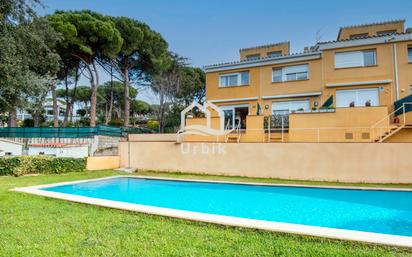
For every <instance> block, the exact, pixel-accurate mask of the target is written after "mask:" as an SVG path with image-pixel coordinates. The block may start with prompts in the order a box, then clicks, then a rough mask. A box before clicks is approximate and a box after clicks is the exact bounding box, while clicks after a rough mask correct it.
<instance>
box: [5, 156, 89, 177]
mask: <svg viewBox="0 0 412 257" xmlns="http://www.w3.org/2000/svg"><path fill="white" fill-rule="evenodd" d="M85 170H86V159H83V158H60V157H58V158H57V157H51V156H19V157H2V158H0V176H1V175H14V176H21V175H26V174H31V173H45V174H53V173H58V174H60V173H67V172H79V171H85Z"/></svg>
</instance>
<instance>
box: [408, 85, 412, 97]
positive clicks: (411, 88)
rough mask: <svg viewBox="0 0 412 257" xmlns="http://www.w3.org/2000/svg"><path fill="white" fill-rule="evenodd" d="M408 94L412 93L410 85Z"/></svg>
mask: <svg viewBox="0 0 412 257" xmlns="http://www.w3.org/2000/svg"><path fill="white" fill-rule="evenodd" d="M409 94H410V95H412V86H409Z"/></svg>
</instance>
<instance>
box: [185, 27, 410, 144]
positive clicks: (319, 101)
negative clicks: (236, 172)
mask: <svg viewBox="0 0 412 257" xmlns="http://www.w3.org/2000/svg"><path fill="white" fill-rule="evenodd" d="M404 24H405V20H395V21H387V22H380V23H373V24H363V25H355V26H348V27H342V28H340V30H339V32H338V37H337V39H336V40H333V41H327V42H318V43H317V44H316V45H314V46H312V47H308V48H305V50H304V51H303V52H302V53H293V54H292V53H290V43H289V42H281V43H275V44H269V45H264V46H256V47H250V48H243V49H240V60H238V61H233V62H229V63H220V64H214V65H208V66H205V67H204V70H205V72H206V100H207V101H210V102H211V103H214V104H215V105H217V106H219V107H220V108H221V109H222V110H223V111H224V116H225V126H226V129H232V130H233V129H236V132H237V133H236V134H237V136H235V137H236V138H235V139H236V140H237V141H238V142H276V141H282V142H285V141H286V142H287V141H290V142H383V141H385V142H389V141H395V142H412V129H411V128H410V126H409V124H412V114H411V112H409V111H410V110H412V97H411V93H412V33H410V32H411V31H410V30H409V29H408V30H405V27H404ZM215 114H216V113H215ZM212 119H213V118H212ZM199 122H200V123H202V122H204V121H202V120H201V119H200V118H197V120H192V121H191V122H190V124H194V123H199ZM212 123H213V121H212ZM214 126H215V127H216V126H218V125H217V122H214ZM186 140H187V141H199V140H200V141H211V140H214V141H216V138H209V139H208V138H200V137H196V136H193V137H189V136H187V137H186ZM219 140H220V141H223V140H224V141H226V142H227V141H230V137H225V138H220V139H219Z"/></svg>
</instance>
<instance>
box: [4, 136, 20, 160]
mask: <svg viewBox="0 0 412 257" xmlns="http://www.w3.org/2000/svg"><path fill="white" fill-rule="evenodd" d="M22 154H23V144H21V143H18V142H14V141H11V140H7V139H3V138H0V156H20V155H22Z"/></svg>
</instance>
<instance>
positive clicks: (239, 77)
mask: <svg viewBox="0 0 412 257" xmlns="http://www.w3.org/2000/svg"><path fill="white" fill-rule="evenodd" d="M219 85H220V87H232V86H244V85H249V71H243V72H237V73H230V74H222V75H220V77H219Z"/></svg>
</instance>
